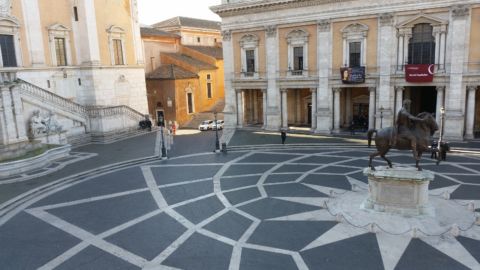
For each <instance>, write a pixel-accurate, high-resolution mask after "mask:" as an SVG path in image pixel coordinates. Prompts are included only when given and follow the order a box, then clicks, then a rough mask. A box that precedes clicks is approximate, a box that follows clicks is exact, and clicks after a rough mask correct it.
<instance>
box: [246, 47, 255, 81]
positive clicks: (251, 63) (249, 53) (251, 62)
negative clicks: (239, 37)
mask: <svg viewBox="0 0 480 270" xmlns="http://www.w3.org/2000/svg"><path fill="white" fill-rule="evenodd" d="M245 57H246V58H247V59H246V63H247V73H246V74H245V75H246V76H253V73H254V72H255V50H246V51H245Z"/></svg>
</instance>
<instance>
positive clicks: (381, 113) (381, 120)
mask: <svg viewBox="0 0 480 270" xmlns="http://www.w3.org/2000/svg"><path fill="white" fill-rule="evenodd" d="M383 110H384V109H383V106H380V128H382V126H383Z"/></svg>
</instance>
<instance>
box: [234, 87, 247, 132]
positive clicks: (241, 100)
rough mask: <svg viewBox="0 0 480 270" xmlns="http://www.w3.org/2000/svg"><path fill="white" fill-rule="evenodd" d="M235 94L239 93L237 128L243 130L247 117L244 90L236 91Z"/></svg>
mask: <svg viewBox="0 0 480 270" xmlns="http://www.w3.org/2000/svg"><path fill="white" fill-rule="evenodd" d="M235 92H236V93H237V127H238V128H242V127H243V123H244V115H245V108H244V96H243V90H242V89H235Z"/></svg>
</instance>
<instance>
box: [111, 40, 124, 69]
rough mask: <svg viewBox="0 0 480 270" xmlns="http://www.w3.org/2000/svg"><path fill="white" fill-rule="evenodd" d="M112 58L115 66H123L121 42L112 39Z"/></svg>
mask: <svg viewBox="0 0 480 270" xmlns="http://www.w3.org/2000/svg"><path fill="white" fill-rule="evenodd" d="M113 57H114V58H115V65H123V64H124V62H123V48H122V40H121V39H114V40H113Z"/></svg>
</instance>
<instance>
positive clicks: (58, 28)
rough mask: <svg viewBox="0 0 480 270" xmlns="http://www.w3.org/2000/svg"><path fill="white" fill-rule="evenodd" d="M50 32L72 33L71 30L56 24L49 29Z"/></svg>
mask: <svg viewBox="0 0 480 270" xmlns="http://www.w3.org/2000/svg"><path fill="white" fill-rule="evenodd" d="M48 30H49V31H70V28H68V27H66V26H65V25H63V24H59V23H55V24H52V25H50V26H49V27H48Z"/></svg>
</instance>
